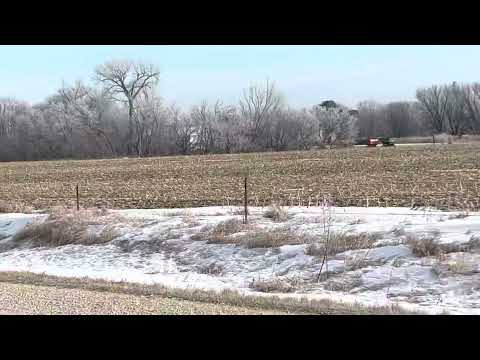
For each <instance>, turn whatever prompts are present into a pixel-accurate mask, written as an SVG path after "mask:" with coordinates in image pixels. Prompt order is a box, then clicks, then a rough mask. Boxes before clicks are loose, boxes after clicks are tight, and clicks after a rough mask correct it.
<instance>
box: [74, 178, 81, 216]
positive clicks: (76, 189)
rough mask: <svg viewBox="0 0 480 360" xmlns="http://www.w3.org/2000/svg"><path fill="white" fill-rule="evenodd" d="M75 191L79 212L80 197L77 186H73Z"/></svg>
mask: <svg viewBox="0 0 480 360" xmlns="http://www.w3.org/2000/svg"><path fill="white" fill-rule="evenodd" d="M75 191H76V193H77V211H79V210H80V197H79V195H78V184H77V186H75Z"/></svg>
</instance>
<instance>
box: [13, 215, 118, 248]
mask: <svg viewBox="0 0 480 360" xmlns="http://www.w3.org/2000/svg"><path fill="white" fill-rule="evenodd" d="M108 222H109V221H108V219H107V212H106V211H105V210H103V209H84V210H80V211H73V210H68V209H64V208H55V209H53V211H52V213H51V214H50V215H49V216H48V218H47V219H46V220H44V221H42V222H34V223H31V224H29V225H27V226H26V227H25V228H24V229H22V230H20V231H19V232H18V233H16V234H15V235H14V236H13V238H12V241H13V242H14V243H24V244H27V245H28V246H30V247H38V246H49V247H56V246H64V245H69V244H81V245H95V244H103V243H107V242H109V241H111V240H113V239H114V238H115V236H116V235H117V233H116V231H115V229H114V228H113V227H112V226H111V225H110V224H109V223H108ZM90 226H102V228H101V230H98V229H95V231H91V230H90V229H89V227H90Z"/></svg>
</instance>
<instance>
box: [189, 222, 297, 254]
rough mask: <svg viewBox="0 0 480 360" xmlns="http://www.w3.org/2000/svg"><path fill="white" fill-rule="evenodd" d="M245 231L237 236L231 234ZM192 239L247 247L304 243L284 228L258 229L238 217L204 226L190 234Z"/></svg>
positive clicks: (273, 246) (270, 246) (269, 246)
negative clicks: (212, 225) (211, 225)
mask: <svg viewBox="0 0 480 360" xmlns="http://www.w3.org/2000/svg"><path fill="white" fill-rule="evenodd" d="M240 232H246V233H244V234H240V235H238V236H232V235H235V234H238V233H240ZM191 239H192V240H199V241H206V242H207V244H234V245H237V246H243V247H246V248H248V249H252V248H276V247H280V246H283V245H298V244H303V243H305V237H304V236H303V235H299V234H296V233H295V232H293V231H290V230H289V229H286V228H277V229H259V228H256V227H255V226H252V225H245V224H243V223H242V221H240V220H238V219H230V220H227V221H224V222H221V223H219V224H218V225H216V226H214V227H208V226H207V227H205V228H204V229H202V230H200V231H199V232H198V233H196V234H193V235H192V236H191Z"/></svg>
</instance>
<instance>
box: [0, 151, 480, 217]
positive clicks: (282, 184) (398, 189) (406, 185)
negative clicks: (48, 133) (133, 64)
mask: <svg viewBox="0 0 480 360" xmlns="http://www.w3.org/2000/svg"><path fill="white" fill-rule="evenodd" d="M479 150H480V145H479V144H475V145H448V146H436V147H434V146H432V147H424V146H422V147H408V148H400V147H397V148H385V149H383V148H377V149H368V148H350V149H332V150H321V151H311V152H284V153H262V154H238V155H237V154H236V155H208V156H174V157H157V158H145V159H137V158H129V159H125V158H124V159H112V160H62V161H41V162H11V163H2V164H0V199H1V200H3V201H7V202H10V203H15V202H21V203H26V204H28V205H29V206H32V207H34V208H35V209H45V208H49V207H52V206H58V205H61V206H73V205H74V203H75V185H76V184H77V183H78V184H79V185H80V203H81V206H84V207H106V208H170V207H197V206H212V205H239V204H241V203H242V202H243V177H244V176H245V175H246V174H248V178H249V202H250V205H252V206H267V205H270V204H271V203H276V204H281V205H290V206H292V205H293V206H295V205H300V206H314V205H318V204H319V203H321V202H322V200H323V199H324V198H325V197H328V198H330V199H331V200H333V202H334V203H335V205H337V206H408V207H410V206H431V207H437V208H442V209H447V208H450V209H471V210H474V209H478V208H480V187H479V180H480V157H479V155H478V154H479Z"/></svg>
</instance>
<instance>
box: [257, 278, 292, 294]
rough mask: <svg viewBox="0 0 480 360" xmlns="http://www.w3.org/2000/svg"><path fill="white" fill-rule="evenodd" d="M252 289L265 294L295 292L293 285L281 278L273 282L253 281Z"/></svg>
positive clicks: (272, 280)
mask: <svg viewBox="0 0 480 360" xmlns="http://www.w3.org/2000/svg"><path fill="white" fill-rule="evenodd" d="M250 288H251V289H254V290H256V291H260V292H264V293H272V292H277V293H289V292H292V291H293V290H294V287H293V285H292V284H291V283H290V282H289V281H286V280H283V279H279V278H276V279H271V280H253V281H252V282H251V283H250Z"/></svg>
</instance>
